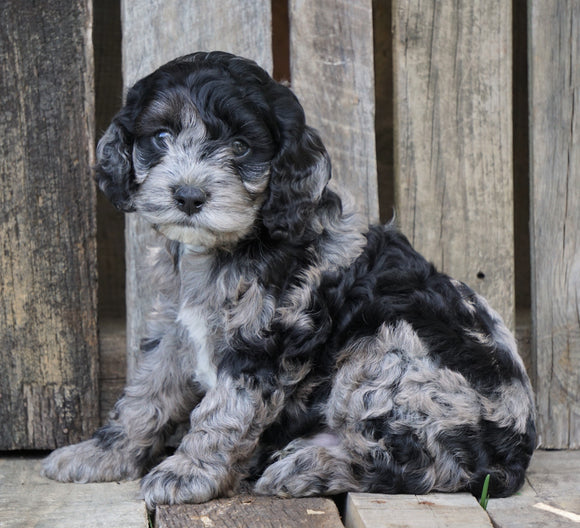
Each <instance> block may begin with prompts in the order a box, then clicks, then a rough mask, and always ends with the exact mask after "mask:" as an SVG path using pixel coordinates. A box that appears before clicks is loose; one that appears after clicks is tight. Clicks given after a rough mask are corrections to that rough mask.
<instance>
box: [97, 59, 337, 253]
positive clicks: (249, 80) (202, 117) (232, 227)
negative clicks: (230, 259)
mask: <svg viewBox="0 0 580 528" xmlns="http://www.w3.org/2000/svg"><path fill="white" fill-rule="evenodd" d="M97 157H98V161H99V164H98V167H97V180H98V181H99V185H100V187H101V189H102V190H103V191H104V192H105V194H107V195H108V196H109V198H110V199H111V200H112V201H113V203H114V204H115V205H117V207H119V208H120V209H122V210H125V211H136V212H138V213H139V214H140V215H141V216H142V217H143V218H145V219H146V220H147V221H148V222H150V223H151V224H152V225H153V226H155V228H156V229H158V230H159V231H160V232H161V233H163V234H164V235H165V236H167V237H168V238H170V239H172V240H177V241H179V242H182V243H185V244H188V245H190V246H194V247H201V248H214V247H228V246H232V245H233V244H235V243H236V242H237V241H239V240H240V239H242V238H244V237H246V236H248V235H249V234H250V233H251V232H252V231H253V230H254V229H255V227H256V226H257V225H258V224H260V222H262V223H266V224H268V225H269V226H271V227H274V229H271V231H272V232H274V231H276V228H277V231H276V233H277V234H276V235H275V236H276V237H278V238H286V237H287V236H288V235H289V234H290V233H291V232H292V229H293V228H292V226H291V225H290V223H291V219H287V222H286V224H287V225H286V224H284V222H283V224H284V228H283V229H280V228H279V225H278V224H279V223H280V222H277V221H273V218H274V217H276V216H277V215H276V214H273V211H275V210H276V207H275V206H274V204H273V202H274V201H276V202H278V204H279V205H280V208H281V209H284V208H285V210H286V213H288V212H289V211H288V209H296V210H298V209H300V208H301V207H302V205H301V203H302V202H304V203H306V202H305V200H304V198H305V197H306V198H307V202H308V204H309V205H310V206H311V205H312V202H313V201H317V200H319V199H320V196H321V194H322V191H323V189H324V187H325V186H326V183H327V181H328V179H329V177H330V168H329V165H328V163H327V156H326V153H325V150H324V147H323V146H322V144H321V143H320V141H319V140H318V138H317V137H316V136H315V135H314V134H313V133H312V131H310V129H308V127H306V126H305V124H304V115H303V112H302V108H301V107H300V105H299V103H298V102H297V100H296V98H295V97H294V96H293V95H292V93H291V92H290V91H289V90H288V89H287V88H285V87H283V86H281V85H279V84H277V83H275V82H274V81H273V80H272V79H271V78H270V77H269V76H268V75H267V74H266V73H265V72H264V71H263V70H261V69H260V68H259V67H258V66H256V65H255V64H254V63H252V62H250V61H246V60H245V59H240V58H237V57H234V56H231V55H227V54H223V53H214V54H194V55H191V56H187V57H184V58H182V59H178V60H176V61H174V62H172V63H169V64H167V65H165V66H164V67H162V68H160V69H159V70H157V71H156V72H154V73H153V74H151V75H150V76H148V77H146V78H144V79H142V80H141V81H139V82H138V83H137V84H136V85H135V86H134V87H133V88H132V89H131V90H130V92H129V94H128V96H127V103H126V105H125V107H124V108H123V109H122V110H121V112H119V114H118V115H117V116H116V117H115V119H114V120H113V123H112V124H111V126H110V127H109V129H108V130H107V131H106V133H105V135H104V136H103V138H102V139H101V141H100V142H99V146H98V148H97ZM293 164H295V165H296V166H292V165H293ZM296 173H298V176H296ZM293 179H297V180H299V181H294V182H293V181H292V180H293ZM272 180H273V181H272ZM311 180H312V181H311ZM271 183H272V185H271ZM271 187H272V188H275V189H277V190H274V191H273V190H272V188H271ZM293 187H294V191H292V190H291V189H292V188H293ZM284 189H286V190H287V191H288V192H286V191H284ZM288 193H290V194H288ZM268 202H269V206H265V204H267V203H268ZM310 208H311V207H310ZM294 212H296V211H294ZM301 216H302V218H301V219H300V221H302V222H303V221H304V220H305V217H304V214H302V215H301Z"/></svg>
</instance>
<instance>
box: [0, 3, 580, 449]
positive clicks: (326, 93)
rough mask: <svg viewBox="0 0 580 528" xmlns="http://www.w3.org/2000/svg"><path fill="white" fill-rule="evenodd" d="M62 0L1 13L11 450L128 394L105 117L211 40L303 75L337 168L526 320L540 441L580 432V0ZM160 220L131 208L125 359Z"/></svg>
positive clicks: (1, 285) (75, 425)
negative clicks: (151, 77) (105, 192)
mask: <svg viewBox="0 0 580 528" xmlns="http://www.w3.org/2000/svg"><path fill="white" fill-rule="evenodd" d="M66 4H67V6H66V9H65V8H64V7H63V3H62V2H60V1H59V2H57V1H56V0H48V1H46V2H43V3H41V4H39V5H37V6H36V7H35V8H32V7H29V6H28V4H26V3H24V4H23V3H21V2H19V1H18V0H5V2H4V7H3V17H2V20H1V21H0V30H1V33H0V38H1V40H0V103H1V107H0V108H1V112H2V119H1V120H0V149H1V158H0V203H1V205H2V207H1V209H0V213H1V217H0V218H1V222H2V230H1V232H0V247H1V249H2V255H1V259H2V260H1V263H0V293H1V294H2V309H1V310H0V358H1V361H2V369H1V370H0V391H1V392H0V396H1V400H0V449H22V448H34V449H45V448H52V447H55V446H57V445H61V444H63V443H67V442H69V441H74V440H77V439H78V438H81V437H86V436H87V435H88V434H89V433H90V430H91V429H92V428H94V427H96V426H97V425H98V422H99V415H98V411H99V403H98V402H99V401H100V402H101V403H100V406H101V414H103V413H104V414H106V411H107V410H108V409H107V407H108V406H109V405H110V403H111V401H112V400H113V399H114V397H115V396H116V393H117V392H118V390H119V388H120V384H122V381H123V377H124V371H123V370H122V369H123V363H124V359H125V355H124V353H123V352H121V353H120V352H119V350H123V347H124V345H120V344H119V339H124V324H123V323H122V322H119V318H124V317H125V310H124V309H123V303H124V300H123V289H124V288H125V281H124V277H123V273H122V270H124V267H125V264H124V263H123V262H124V261H123V255H122V252H123V241H122V239H120V238H119V236H116V237H115V236H114V235H112V234H111V233H115V232H116V233H121V232H122V219H121V218H120V217H119V216H118V215H116V214H115V213H114V212H113V210H112V208H110V207H109V206H108V205H106V204H104V203H102V202H100V201H99V204H98V207H97V206H96V205H95V197H94V188H93V186H92V185H91V180H90V177H89V168H90V165H91V164H92V163H93V156H94V154H93V153H94V139H95V135H97V136H98V135H99V131H101V130H102V129H104V127H105V126H106V123H107V121H108V120H109V119H110V117H111V115H112V114H113V113H114V112H115V111H116V110H117V109H118V107H119V106H120V105H121V101H122V93H123V92H124V91H125V90H126V89H127V87H129V86H130V85H131V84H132V83H134V82H135V81H136V80H137V79H139V78H140V77H142V76H143V75H145V74H147V73H149V72H150V71H151V70H153V69H154V68H156V67H157V66H159V65H161V64H162V63H164V62H166V61H167V60H170V59H172V58H174V57H176V56H178V55H181V54H186V53H190V52H192V51H196V50H210V49H222V50H226V51H230V52H233V53H237V54H240V55H244V56H246V57H250V58H253V59H255V60H256V61H257V62H258V63H260V64H261V65H262V66H263V67H265V68H266V69H267V70H269V71H271V72H274V75H275V76H276V77H277V78H279V79H286V80H290V82H291V84H292V87H293V89H294V91H295V92H296V94H297V95H298V97H299V98H300V100H301V101H302V103H303V106H304V108H305V110H306V114H307V117H308V120H309V123H310V124H311V125H313V126H314V127H316V128H318V129H319V131H320V132H321V135H322V137H323V139H324V141H325V144H326V145H327V147H328V150H329V152H330V155H331V157H332V161H333V169H334V172H333V179H334V181H335V184H336V186H337V187H338V188H340V189H342V191H343V193H344V194H350V195H351V196H352V197H353V199H354V201H355V203H356V204H357V206H358V207H359V209H360V210H362V211H363V212H364V213H365V214H366V215H367V217H368V218H369V220H370V221H378V220H379V218H381V219H383V220H385V219H388V218H389V217H390V216H391V215H392V211H393V210H396V215H397V219H398V222H399V224H400V225H401V227H402V229H403V231H404V232H405V233H406V234H407V235H408V236H409V238H410V239H411V241H412V242H413V243H414V244H415V246H416V247H417V248H418V249H419V250H420V251H422V252H423V253H424V254H425V255H426V256H427V257H428V258H429V259H431V260H432V261H433V262H434V263H436V264H437V266H438V267H440V268H441V269H443V270H444V271H446V272H448V273H450V274H451V275H453V276H455V277H457V278H459V279H461V280H464V281H466V282H467V283H469V284H470V285H472V286H473V287H474V288H475V289H477V290H478V291H480V292H482V293H483V294H484V295H485V296H486V297H487V298H488V299H489V300H490V302H491V304H492V305H493V306H494V307H496V309H497V310H498V311H499V312H500V313H501V314H502V315H503V317H504V318H505V319H506V321H507V323H508V325H509V326H510V327H511V328H512V329H515V330H517V335H518V337H519V340H520V347H521V348H520V350H521V353H522V355H523V356H524V359H525V361H526V364H527V367H528V371H529V373H530V376H531V378H532V380H533V382H534V386H535V389H536V394H537V405H538V418H539V431H540V442H541V446H543V447H547V448H566V447H570V448H578V447H580V401H579V393H580V389H579V387H580V229H579V228H580V110H578V109H580V3H578V2H576V1H575V0H557V1H554V2H545V1H543V0H527V1H526V0H513V3H510V2H505V1H503V0H471V1H469V2H454V1H451V0H438V1H433V2H431V3H430V2H419V1H418V0H383V1H379V0H279V1H278V0H220V1H215V0H213V1H210V0H197V1H196V2H180V1H178V0H162V1H161V0H121V2H120V4H119V0H102V1H99V2H95V4H94V6H93V5H92V2H90V1H89V0H68V1H67V2H66ZM93 21H94V32H93V33H91V27H92V24H93ZM91 34H92V35H93V38H92V39H91ZM93 45H94V51H95V52H94V54H93ZM93 56H94V60H93ZM121 65H122V66H121ZM121 79H122V84H121ZM95 89H96V98H95V97H94V96H93V94H94V90H95ZM95 121H96V123H97V127H98V129H99V130H97V132H96V134H95V131H94V123H95ZM97 222H98V235H97V234H96V233H95V225H96V223H97ZM152 236H153V235H152V233H151V230H150V229H148V228H147V227H146V226H144V225H142V224H141V223H140V222H139V221H138V220H136V219H135V218H133V217H131V216H128V217H127V219H126V232H125V238H126V243H125V251H126V267H127V275H126V277H127V280H126V292H127V293H126V305H127V311H126V313H127V336H126V338H127V358H128V376H130V375H131V372H132V371H133V370H134V361H135V358H136V351H137V348H138V343H139V338H140V333H141V329H142V325H143V312H144V311H146V309H147V304H148V301H147V299H148V298H149V296H150V292H149V290H148V285H147V284H143V283H142V282H140V281H139V269H138V267H139V265H140V262H141V261H142V259H141V255H142V252H143V248H144V246H145V245H146V244H147V242H148V241H149V240H150V238H151V237H152ZM97 241H98V244H97ZM97 251H98V257H99V268H98V271H99V285H98V287H99V305H98V309H97V302H96V293H97V282H96V278H95V277H96V266H97V264H96V254H97ZM97 313H98V316H99V330H100V336H99V339H97V325H96V320H97ZM115 329H117V330H115ZM119 329H120V330H119ZM116 336H120V337H119V338H117V337H116ZM99 360H100V361H99ZM99 363H100V369H99ZM120 371H121V372H120ZM99 398H100V400H99Z"/></svg>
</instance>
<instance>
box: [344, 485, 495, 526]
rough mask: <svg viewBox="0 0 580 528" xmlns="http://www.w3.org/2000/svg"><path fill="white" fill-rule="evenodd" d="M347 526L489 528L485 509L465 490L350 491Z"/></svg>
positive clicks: (347, 503) (345, 520)
mask: <svg viewBox="0 0 580 528" xmlns="http://www.w3.org/2000/svg"><path fill="white" fill-rule="evenodd" d="M344 525H345V527H346V528H465V527H466V526H469V527H470V528H492V526H493V525H492V524H491V522H490V520H489V517H488V516H487V514H486V513H485V510H484V509H483V508H482V507H481V506H480V505H479V504H478V503H477V500H476V499H475V498H474V497H473V496H472V495H469V494H467V493H455V494H452V493H447V494H445V493H430V494H429V495H382V494H378V493H349V494H348V497H347V502H346V512H345V519H344Z"/></svg>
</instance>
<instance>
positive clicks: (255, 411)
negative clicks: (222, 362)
mask: <svg viewBox="0 0 580 528" xmlns="http://www.w3.org/2000/svg"><path fill="white" fill-rule="evenodd" d="M283 399H284V396H283V393H282V391H276V390H275V391H273V392H270V393H268V394H266V395H265V394H264V393H263V391H262V390H261V388H260V387H259V385H257V384H256V383H252V382H251V381H250V380H248V379H244V378H240V379H234V378H232V377H230V376H229V375H226V374H223V373H222V374H220V376H219V377H218V382H217V384H216V386H215V387H214V388H213V389H211V390H210V391H209V392H208V393H207V394H206V396H205V397H204V399H203V400H202V401H201V402H200V404H199V405H198V406H197V407H196V408H195V409H194V410H193V412H192V413H191V429H190V431H189V433H188V434H187V435H186V436H185V437H184V438H183V440H182V443H181V445H180V446H179V448H178V450H177V451H176V453H175V454H174V455H173V456H171V457H169V458H167V459H166V460H165V461H164V462H162V463H161V464H159V465H158V466H157V467H156V468H155V469H154V470H153V471H151V473H149V474H148V475H146V476H145V477H144V479H143V481H142V484H141V489H142V491H143V494H144V497H145V501H146V502H147V506H148V507H149V508H150V509H153V508H154V507H155V506H156V505H157V504H176V503H183V502H204V501H207V500H209V499H211V498H214V497H217V496H220V495H227V494H228V493H229V492H231V491H233V490H234V489H235V487H236V485H237V484H238V482H239V480H240V478H241V477H243V476H244V469H245V468H244V466H245V463H246V462H247V461H248V459H249V458H250V457H251V455H252V453H253V452H254V450H255V448H256V446H257V444H258V440H259V438H260V435H261V434H262V432H263V431H264V429H265V428H266V427H267V426H268V425H270V424H271V423H272V422H273V421H274V420H275V419H276V417H277V415H278V414H279V412H280V410H281V409H282V405H283Z"/></svg>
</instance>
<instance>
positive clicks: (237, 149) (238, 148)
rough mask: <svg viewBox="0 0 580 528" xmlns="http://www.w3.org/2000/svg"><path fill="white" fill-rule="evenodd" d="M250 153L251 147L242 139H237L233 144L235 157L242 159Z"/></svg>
mask: <svg viewBox="0 0 580 528" xmlns="http://www.w3.org/2000/svg"><path fill="white" fill-rule="evenodd" d="M249 151H250V146H249V145H248V144H247V143H246V142H245V141H242V140H241V139H236V140H234V141H233V142H232V152H233V154H234V156H237V157H238V158H239V157H242V156H245V155H246V154H247V153H248V152H249Z"/></svg>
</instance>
